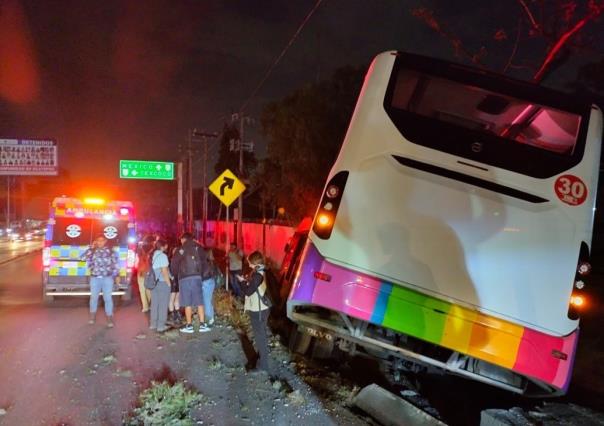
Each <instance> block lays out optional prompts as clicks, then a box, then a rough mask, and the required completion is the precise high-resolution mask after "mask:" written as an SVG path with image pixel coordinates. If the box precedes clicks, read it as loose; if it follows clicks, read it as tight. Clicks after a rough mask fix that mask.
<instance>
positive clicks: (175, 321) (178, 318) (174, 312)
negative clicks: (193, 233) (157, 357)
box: [168, 247, 183, 326]
mask: <svg viewBox="0 0 604 426" xmlns="http://www.w3.org/2000/svg"><path fill="white" fill-rule="evenodd" d="M178 249H179V247H174V249H173V250H172V255H171V256H170V258H171V259H172V258H174V254H175V253H176V252H177V251H178ZM170 265H172V263H171V262H170ZM170 272H171V275H172V286H171V287H170V303H169V304H168V322H169V323H171V324H172V326H179V325H181V324H182V320H183V318H182V315H181V313H180V300H179V291H180V287H179V285H178V273H177V271H173V270H172V268H171V267H170Z"/></svg>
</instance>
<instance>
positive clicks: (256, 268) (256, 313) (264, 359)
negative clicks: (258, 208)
mask: <svg viewBox="0 0 604 426" xmlns="http://www.w3.org/2000/svg"><path fill="white" fill-rule="evenodd" d="M247 262H248V264H249V265H250V268H252V272H251V274H250V276H249V279H248V280H246V279H245V278H243V277H242V276H241V275H237V276H236V277H237V280H238V281H239V283H240V285H241V290H242V291H243V294H244V295H245V303H244V311H246V312H249V314H248V315H249V317H250V322H251V325H252V331H253V332H254V340H255V341H256V350H257V351H258V361H257V363H256V368H255V369H254V370H258V369H260V370H264V371H266V372H267V373H268V372H269V366H268V340H267V323H268V315H269V313H270V307H271V306H272V303H271V301H270V299H269V297H268V295H269V293H268V287H267V285H266V278H265V273H264V256H262V253H260V252H259V251H255V252H253V253H252V254H250V255H249V256H248V257H247Z"/></svg>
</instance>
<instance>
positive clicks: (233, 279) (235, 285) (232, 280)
mask: <svg viewBox="0 0 604 426" xmlns="http://www.w3.org/2000/svg"><path fill="white" fill-rule="evenodd" d="M242 272H243V271H242V270H241V269H237V270H234V271H229V286H231V288H232V289H233V294H234V295H235V296H236V297H241V295H242V294H243V292H242V291H241V285H239V280H238V279H237V275H242Z"/></svg>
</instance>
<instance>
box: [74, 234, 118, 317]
mask: <svg viewBox="0 0 604 426" xmlns="http://www.w3.org/2000/svg"><path fill="white" fill-rule="evenodd" d="M83 259H84V261H85V262H86V264H87V266H88V269H89V270H90V318H89V320H88V324H94V323H95V322H96V311H97V307H98V303H99V294H100V293H101V291H102V292H103V300H104V302H105V315H107V327H109V328H111V327H113V299H112V296H111V293H112V292H113V282H114V281H115V282H117V281H118V280H119V272H120V271H119V266H118V261H117V256H116V254H115V253H114V252H113V250H112V249H111V248H109V247H107V239H106V238H105V236H104V235H100V236H98V237H97V238H96V239H95V240H94V242H93V243H92V246H91V247H90V248H89V249H88V250H86V251H85V252H84V256H83Z"/></svg>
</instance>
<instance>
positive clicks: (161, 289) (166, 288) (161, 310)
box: [149, 238, 171, 333]
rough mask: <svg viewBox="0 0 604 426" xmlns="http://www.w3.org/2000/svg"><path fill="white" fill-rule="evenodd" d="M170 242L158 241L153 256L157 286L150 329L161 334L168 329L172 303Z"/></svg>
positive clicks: (152, 264) (152, 261) (152, 299)
mask: <svg viewBox="0 0 604 426" xmlns="http://www.w3.org/2000/svg"><path fill="white" fill-rule="evenodd" d="M167 249H168V242H167V241H166V240H164V239H161V238H160V239H158V240H157V241H156V242H155V251H154V252H153V254H152V255H151V267H152V268H153V272H155V277H156V279H157V285H156V286H155V287H154V288H153V290H151V315H150V317H151V318H150V319H151V323H150V325H149V328H150V329H151V330H157V331H158V332H159V333H161V332H164V331H166V330H167V329H168V327H166V319H167V317H168V302H169V301H170V286H171V284H170V271H169V270H168V266H169V265H170V263H169V262H168V256H167V255H166V250H167Z"/></svg>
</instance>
